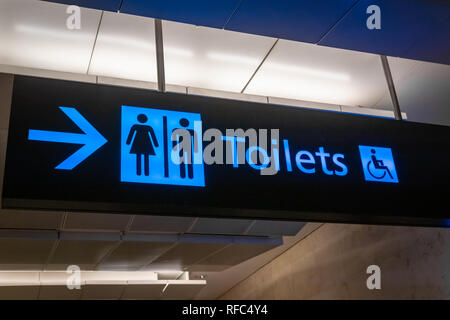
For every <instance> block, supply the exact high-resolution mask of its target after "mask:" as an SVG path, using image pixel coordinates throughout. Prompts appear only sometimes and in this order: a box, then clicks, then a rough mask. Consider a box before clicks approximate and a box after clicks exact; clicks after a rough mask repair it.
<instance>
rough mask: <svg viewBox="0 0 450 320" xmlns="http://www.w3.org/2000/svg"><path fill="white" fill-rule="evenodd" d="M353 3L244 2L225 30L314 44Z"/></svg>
mask: <svg viewBox="0 0 450 320" xmlns="http://www.w3.org/2000/svg"><path fill="white" fill-rule="evenodd" d="M356 2H357V0H321V1H298V0H284V1H276V0H244V1H243V2H242V3H241V5H240V6H239V9H238V10H236V12H235V13H234V14H233V16H232V17H231V18H230V20H229V22H228V23H227V24H226V26H225V29H228V30H234V31H240V32H246V33H253V34H259V35H264V36H270V37H274V38H282V39H288V40H296V41H303V42H312V43H316V42H318V41H319V40H320V39H321V38H322V37H323V36H324V35H325V34H326V33H327V32H328V30H330V28H331V27H333V25H334V24H335V23H336V22H337V21H339V19H340V18H342V17H343V16H344V14H345V13H346V12H347V11H348V10H349V9H350V8H351V7H352V6H353V5H354V4H355V3H356Z"/></svg>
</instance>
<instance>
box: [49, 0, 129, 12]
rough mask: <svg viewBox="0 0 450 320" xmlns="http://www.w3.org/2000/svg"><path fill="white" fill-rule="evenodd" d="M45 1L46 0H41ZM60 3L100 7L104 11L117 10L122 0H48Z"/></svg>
mask: <svg viewBox="0 0 450 320" xmlns="http://www.w3.org/2000/svg"><path fill="white" fill-rule="evenodd" d="M43 1H46V0H43ZM49 2H56V3H61V4H68V5H72V4H73V5H76V6H80V7H85V8H92V9H100V10H106V11H118V10H119V9H120V4H121V2H122V0H49Z"/></svg>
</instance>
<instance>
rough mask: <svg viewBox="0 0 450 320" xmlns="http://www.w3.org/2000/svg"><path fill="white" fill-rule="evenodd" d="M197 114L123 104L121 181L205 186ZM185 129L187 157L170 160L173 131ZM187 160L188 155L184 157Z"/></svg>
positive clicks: (199, 121)
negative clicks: (187, 144)
mask: <svg viewBox="0 0 450 320" xmlns="http://www.w3.org/2000/svg"><path fill="white" fill-rule="evenodd" d="M195 123H201V117H200V114H196V113H188V112H177V111H169V110H158V109H152V108H137V107H129V106H122V123H121V125H122V131H121V132H122V133H121V151H120V152H121V170H120V171H121V181H122V182H140V183H157V184H175V185H185V186H204V185H205V178H204V170H203V162H202V161H201V160H200V161H199V160H197V161H195V159H194V157H195V158H199V159H202V150H203V147H202V128H201V126H197V127H195V126H194V125H195ZM177 129H185V130H186V131H187V132H188V134H189V136H190V138H191V139H192V143H191V144H190V145H191V146H192V148H193V149H195V150H191V151H192V152H190V153H189V154H190V155H191V158H190V159H189V161H184V162H183V161H181V160H182V159H179V161H173V160H174V159H173V154H172V150H173V146H172V144H173V145H175V146H177V145H178V142H179V139H180V137H177V141H173V140H172V135H173V133H174V132H176V130H177ZM186 160H188V159H186Z"/></svg>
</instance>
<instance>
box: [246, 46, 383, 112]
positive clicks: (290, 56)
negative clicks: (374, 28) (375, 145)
mask: <svg viewBox="0 0 450 320" xmlns="http://www.w3.org/2000/svg"><path fill="white" fill-rule="evenodd" d="M386 90H387V85H386V79H385V76H384V73H383V69H382V66H381V62H380V57H379V56H377V55H374V54H369V53H361V52H355V51H349V50H342V49H336V48H326V47H320V46H317V45H313V44H309V43H301V42H295V41H287V40H280V41H278V43H277V45H276V46H275V47H274V49H273V50H272V52H271V54H270V55H269V56H268V57H267V59H266V60H265V62H264V64H263V65H262V66H261V68H260V69H259V70H258V72H257V73H256V75H255V76H254V78H253V79H252V81H251V82H250V84H249V85H248V87H247V89H246V90H245V93H250V94H257V95H261V94H262V95H268V96H272V97H283V98H290V99H296V100H306V101H316V102H321V103H329V104H335V105H336V104H337V105H348V106H365V107H367V106H371V105H373V104H374V103H376V102H377V101H378V100H379V99H380V98H381V97H382V96H383V94H384V93H385V92H386Z"/></svg>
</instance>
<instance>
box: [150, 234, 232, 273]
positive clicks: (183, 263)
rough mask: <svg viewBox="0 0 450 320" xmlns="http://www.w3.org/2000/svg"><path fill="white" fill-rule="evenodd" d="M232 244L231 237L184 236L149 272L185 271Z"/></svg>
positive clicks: (158, 259) (154, 263)
mask: <svg viewBox="0 0 450 320" xmlns="http://www.w3.org/2000/svg"><path fill="white" fill-rule="evenodd" d="M231 243H232V238H231V237H220V236H204V237H200V236H196V237H190V236H183V237H182V238H181V239H180V241H179V242H178V243H177V244H176V245H175V246H173V247H172V248H171V249H170V250H168V251H167V252H165V253H163V254H162V255H161V256H160V257H158V258H157V259H156V260H155V261H153V262H152V263H151V264H150V265H149V266H148V267H146V269H148V270H185V269H186V268H188V267H189V266H190V265H192V264H194V263H195V262H197V261H200V260H202V259H204V258H205V257H207V256H209V255H211V254H212V253H214V252H216V251H218V250H221V249H223V248H225V247H226V246H227V245H229V244H231Z"/></svg>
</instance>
